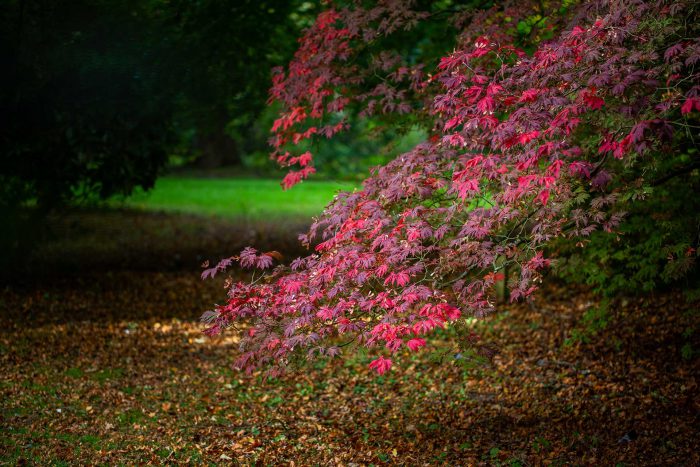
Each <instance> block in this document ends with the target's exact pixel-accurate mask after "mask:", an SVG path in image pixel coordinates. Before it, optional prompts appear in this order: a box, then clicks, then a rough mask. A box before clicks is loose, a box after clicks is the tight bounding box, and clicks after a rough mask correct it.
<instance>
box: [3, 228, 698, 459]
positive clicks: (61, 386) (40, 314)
mask: <svg viewBox="0 0 700 467" xmlns="http://www.w3.org/2000/svg"><path fill="white" fill-rule="evenodd" d="M90 216H93V217H90ZM90 216H83V217H82V218H79V219H76V222H77V223H78V224H79V225H81V226H83V227H84V229H85V232H86V233H85V236H84V237H80V238H81V240H80V241H84V242H87V241H88V239H89V238H88V237H90V238H92V237H91V236H93V237H94V236H99V235H106V234H104V233H102V234H100V232H99V231H98V230H99V229H95V228H93V227H89V226H90V225H91V224H90V222H91V219H92V221H94V220H95V218H96V217H95V216H97V217H99V216H98V215H97V214H91V215H90ZM134 216H136V217H135V218H129V217H126V218H125V219H126V221H123V222H125V225H131V226H133V225H141V226H144V225H146V224H148V222H154V225H167V222H170V221H171V220H172V219H170V218H168V219H165V220H164V219H162V218H161V219H159V220H158V222H156V221H154V220H153V219H144V218H142V216H145V215H142V214H139V215H135V214H134ZM121 218H124V216H122V217H121ZM121 218H120V219H121ZM164 222H165V223H164ZM172 222H174V223H177V222H179V221H177V222H176V221H172ZM114 223H116V224H119V222H114ZM135 223H136V224H135ZM96 224H99V223H96ZM61 225H63V224H61ZM178 225H179V224H178ZM180 228H181V234H182V235H180V237H178V238H179V240H177V241H175V240H173V242H175V243H178V242H180V243H183V242H184V243H187V242H190V243H193V244H194V243H196V241H197V239H199V238H202V236H201V235H200V234H201V232H200V233H199V234H193V235H189V234H187V232H188V230H187V228H184V227H180ZM212 228H213V227H212ZM220 228H222V229H234V230H235V226H232V225H223V224H222V225H221V226H220ZM113 229H116V230H114V231H110V232H112V233H111V234H109V235H114V232H122V233H123V234H124V238H129V237H128V235H127V230H128V229H126V228H125V227H124V226H121V227H120V226H116V227H113ZM120 229H122V230H120ZM144 229H145V230H144V232H146V233H145V234H144V237H143V238H141V237H138V236H137V237H138V238H140V240H138V241H137V240H133V239H132V240H133V241H129V242H127V241H126V240H124V241H125V242H126V244H125V245H123V246H122V250H121V251H122V252H123V254H124V257H123V258H122V260H121V261H117V258H116V256H115V257H112V256H109V255H107V256H99V255H100V254H102V253H100V251H102V250H101V249H100V248H103V249H104V248H106V247H100V246H99V245H100V242H99V241H97V240H95V239H94V238H93V239H92V240H90V241H94V242H95V246H94V250H91V251H93V253H94V254H95V255H98V257H100V258H102V260H100V261H97V260H95V259H94V258H93V260H95V261H97V262H95V263H93V267H92V268H90V269H88V270H86V271H87V272H79V271H77V269H75V270H71V271H72V272H70V273H60V271H61V270H60V269H58V270H54V271H53V272H51V271H49V272H46V271H45V272H46V273H45V274H42V275H41V276H27V277H21V278H16V279H15V280H13V282H12V283H7V285H4V286H3V287H2V289H1V290H0V309H1V314H0V365H1V367H2V374H1V376H0V410H1V411H0V463H9V464H14V463H24V462H28V463H32V464H38V465H45V464H50V463H57V464H96V463H100V464H119V463H124V464H134V463H141V462H143V463H192V464H200V463H204V462H209V463H216V464H221V463H224V464H225V463H233V464H235V463H241V464H253V463H257V464H261V465H274V464H279V463H283V464H289V465H292V464H294V465H311V464H320V465H333V464H341V465H351V464H353V463H354V464H358V465H364V464H375V465H381V464H385V463H388V464H406V465H423V464H441V463H442V464H448V465H474V464H484V465H539V464H554V465H570V464H580V465H699V464H700V454H699V453H698V451H697V436H698V430H697V429H698V426H700V418H699V415H700V396H699V394H700V391H698V381H697V379H698V369H699V361H698V358H697V349H698V348H699V346H700V342H698V333H699V332H700V331H699V330H697V329H695V328H696V327H697V321H698V320H697V318H698V316H699V314H698V311H697V309H696V308H694V307H692V306H689V305H687V304H685V303H684V302H683V300H682V299H681V298H680V295H678V294H676V293H671V292H670V293H666V294H661V295H658V296H654V297H647V298H646V299H628V300H621V301H620V302H619V303H618V304H617V305H616V306H615V307H613V309H612V310H611V319H610V322H609V324H608V326H607V328H606V329H605V330H604V331H602V333H600V334H598V335H597V336H594V337H593V338H592V339H591V340H590V342H588V343H585V342H574V343H571V344H568V345H566V344H565V340H566V339H567V338H568V337H570V336H571V335H572V333H573V332H574V330H576V329H578V328H580V327H581V326H583V325H584V323H583V321H584V318H583V317H584V314H585V313H586V311H588V310H590V309H591V308H593V307H594V306H595V302H594V300H593V299H592V297H591V296H589V295H588V294H587V293H585V292H583V291H573V290H567V289H564V288H562V287H560V286H556V285H549V286H547V287H545V289H544V290H543V291H542V293H540V295H539V296H538V297H537V300H536V301H535V302H534V303H533V304H520V305H516V306H511V307H507V308H506V309H505V310H504V311H503V312H502V313H500V314H499V315H497V316H494V317H493V318H492V319H490V320H488V321H486V322H483V323H479V324H478V325H477V327H478V328H479V330H480V332H481V333H482V335H483V338H484V339H485V340H486V341H488V342H489V343H492V344H493V345H495V346H497V347H498V349H499V353H498V354H497V356H496V357H495V358H494V360H493V363H492V364H490V365H474V366H472V367H467V368H465V367H464V366H461V365H457V364H456V363H457V361H456V360H454V359H451V360H450V361H444V362H442V363H438V362H434V361H431V360H430V359H429V358H427V354H426V355H421V356H419V357H416V358H414V359H413V360H412V361H411V362H409V363H408V364H406V365H404V367H397V368H395V369H394V370H392V371H391V372H390V373H388V374H387V375H385V376H384V377H376V376H374V374H372V373H370V372H369V371H368V370H367V366H366V365H367V362H368V359H367V357H364V356H357V357H355V358H352V359H350V360H344V361H337V362H331V363H328V364H324V363H322V362H319V363H316V364H311V365H309V366H308V367H306V368H303V369H302V370H301V371H299V372H297V373H292V374H289V375H288V376H286V377H284V378H283V379H281V380H277V381H273V382H267V383H264V382H262V381H260V380H259V379H255V378H254V379H246V378H244V377H243V376H242V375H240V374H238V373H236V372H234V371H232V370H230V369H229V368H228V364H229V363H230V361H231V360H232V354H233V353H234V351H235V348H236V342H235V338H233V337H232V336H227V337H225V338H220V339H217V340H210V339H206V338H204V336H202V335H201V333H200V329H201V328H200V325H199V324H198V322H197V318H198V316H199V314H200V313H201V312H202V311H203V310H205V309H207V307H209V306H210V305H211V304H212V303H214V302H216V301H217V300H221V299H222V298H223V297H224V292H223V289H222V288H221V283H220V282H202V281H201V280H199V277H198V274H199V271H198V270H197V264H196V263H195V262H194V261H195V260H196V259H197V258H196V257H195V256H196V255H197V251H199V250H198V248H201V247H202V246H201V245H200V246H197V245H195V246H192V245H190V249H189V250H188V251H189V253H190V254H191V255H192V258H190V256H186V257H182V258H184V259H182V262H183V263H185V264H183V265H182V266H181V267H179V268H178V267H175V266H177V265H175V266H174V265H173V264H170V263H168V265H167V266H168V267H165V266H163V267H162V268H161V271H158V269H159V268H158V267H157V265H158V263H157V261H161V260H164V259H167V257H168V255H167V254H166V253H167V252H166V251H165V250H164V251H163V252H162V254H161V255H156V256H154V257H153V258H151V260H150V261H149V262H148V263H143V264H142V263H140V261H141V260H140V259H138V258H134V257H133V252H134V251H136V252H138V251H141V250H139V247H138V245H139V244H140V243H139V242H143V241H146V240H144V238H147V237H148V232H150V230H149V229H148V228H145V227H144ZM59 230H60V229H59ZM132 230H133V229H132ZM71 232H74V231H73V230H71ZM210 233H211V232H210ZM132 234H133V232H132ZM221 235H222V237H221V238H225V235H223V234H221ZM59 237H60V235H59ZM66 238H67V237H66ZM148 238H150V237H148ZM271 238H277V237H274V236H271ZM280 238H281V237H280ZM73 240H75V239H73ZM246 240H249V239H246ZM62 241H63V242H65V243H64V245H65V247H64V248H58V247H55V243H56V242H59V244H60V242H62ZM148 241H150V242H153V240H152V239H150V240H148ZM130 242H131V243H130ZM134 242H135V243H134ZM222 242H223V243H221V244H218V246H217V245H215V244H206V245H205V246H206V247H207V248H213V249H214V253H216V249H217V248H222V245H223V244H225V246H232V245H229V243H226V242H228V240H222ZM68 243H70V242H69V241H68V240H65V239H64V240H61V239H60V238H57V239H55V240H54V247H55V248H54V250H52V249H51V247H47V248H46V249H45V250H42V251H44V252H45V254H47V255H49V257H50V258H53V259H52V261H53V262H50V264H54V265H59V264H61V263H60V261H59V260H58V259H57V258H58V256H60V255H59V254H58V253H55V251H58V250H62V251H64V252H68V253H65V255H66V256H67V257H68V259H66V261H69V260H70V258H69V257H70V254H69V253H70V251H73V250H71V249H70V248H68ZM156 243H157V242H153V243H152V244H156ZM205 243H206V242H205ZM234 243H235V242H234ZM176 246H177V247H178V248H179V247H183V245H175V244H173V245H171V247H173V248H175V247H176ZM78 250H79V249H78V248H77V247H76V251H78ZM147 250H148V249H147V248H145V249H144V252H145V251H147ZM52 251H54V253H51V252H52ZM211 252H212V250H210V251H209V253H211ZM49 253H51V254H54V256H51V255H50V254H49ZM103 253H104V252H103ZM110 254H115V252H112V253H110ZM144 254H145V253H144ZM171 254H172V255H175V254H177V252H176V251H172V252H171ZM105 258H106V259H105ZM64 259H65V258H64ZM88 259H89V258H84V260H85V261H87V260H88ZM74 260H75V258H73V261H74ZM108 260H109V261H108ZM186 261H187V262H190V261H191V263H186ZM71 264H73V263H71ZM75 264H76V265H77V264H79V263H75ZM178 264H179V263H178ZM146 265H151V266H154V267H152V268H147V267H145V266H146ZM98 266H99V267H98Z"/></svg>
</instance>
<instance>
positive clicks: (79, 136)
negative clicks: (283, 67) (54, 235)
mask: <svg viewBox="0 0 700 467" xmlns="http://www.w3.org/2000/svg"><path fill="white" fill-rule="evenodd" d="M306 15H307V13H306V12H305V10H304V11H302V9H301V6H300V3H299V2H288V1H277V0H266V1H242V0H236V1H233V0H231V1H217V2H213V1H201V2H184V1H172V2H170V1H162V0H151V1H103V0H80V1H70V2H68V1H55V2H39V1H35V0H21V1H19V0H17V1H10V2H8V3H7V5H5V7H4V8H3V9H2V11H0V39H1V40H0V56H1V57H2V60H3V64H4V65H5V68H6V69H5V71H4V72H3V73H2V75H1V77H0V83H1V84H2V86H1V89H0V110H1V111H0V115H1V117H0V119H1V122H2V129H1V130H0V149H1V150H2V154H1V155H0V204H2V205H5V206H17V205H18V204H21V203H26V202H35V203H36V204H37V205H38V206H39V207H41V208H45V209H50V208H53V207H55V206H60V205H61V204H64V203H66V202H67V201H70V200H73V199H75V197H76V196H80V195H81V194H89V195H95V194H97V195H99V196H100V197H103V198H106V197H108V196H111V195H113V194H129V193H131V191H132V190H133V189H134V188H135V187H142V188H145V189H148V188H149V187H151V186H152V185H153V183H154V180H155V178H156V176H157V175H158V173H159V170H160V169H162V168H163V166H164V165H165V164H166V162H167V161H168V156H169V155H170V154H172V153H173V152H175V151H176V150H177V149H178V147H179V146H180V145H182V144H183V142H184V144H187V145H188V147H187V148H186V149H187V151H189V152H192V151H194V152H199V153H207V152H212V151H213V152H218V154H219V156H221V153H224V152H226V151H228V152H230V153H231V158H232V159H234V160H235V158H236V157H237V156H238V155H239V154H238V150H239V149H238V147H237V145H236V141H234V140H237V141H242V140H243V137H242V136H241V135H238V136H237V134H238V133H242V132H244V131H245V129H246V128H247V127H249V126H250V124H251V122H252V121H254V120H255V118H256V117H257V115H258V114H259V112H260V111H261V109H263V108H264V105H265V99H266V95H265V88H266V86H267V85H268V84H269V82H270V79H269V70H270V67H271V66H273V65H274V64H278V63H282V62H284V60H285V59H287V57H289V56H291V54H292V52H293V50H292V48H291V47H293V45H292V46H290V45H286V44H290V43H292V44H293V38H294V36H295V34H296V32H297V30H298V29H299V28H300V27H301V26H302V25H303V24H304V21H305V18H306ZM280 44H282V45H280ZM264 142H265V140H264V139H263V140H262V144H264Z"/></svg>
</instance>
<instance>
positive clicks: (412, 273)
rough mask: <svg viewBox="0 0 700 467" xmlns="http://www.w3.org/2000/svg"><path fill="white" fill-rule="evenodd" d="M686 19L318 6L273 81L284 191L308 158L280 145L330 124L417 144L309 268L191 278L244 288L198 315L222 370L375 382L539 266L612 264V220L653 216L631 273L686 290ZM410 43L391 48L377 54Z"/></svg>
mask: <svg viewBox="0 0 700 467" xmlns="http://www.w3.org/2000/svg"><path fill="white" fill-rule="evenodd" d="M440 5H443V8H444V4H443V2H440ZM698 9H699V7H698V5H697V3H694V2H683V1H669V2H663V1H661V2H643V1H637V2H602V1H601V2H587V3H582V4H575V3H572V2H568V1H567V2H544V3H541V2H529V1H525V2H514V3H513V6H508V5H505V6H504V5H503V4H500V5H496V6H492V7H489V8H482V7H480V6H479V3H478V2H476V3H471V4H466V5H460V4H455V5H452V6H451V7H450V8H448V9H442V10H441V9H440V8H438V7H437V6H435V5H432V4H429V3H426V2H420V3H418V2H416V3H411V2H405V1H391V0H389V1H379V2H377V3H376V4H375V5H373V6H370V7H367V5H366V2H363V3H359V2H358V3H355V2H353V3H350V4H349V5H345V6H343V5H340V4H338V5H333V4H329V6H328V9H327V10H326V11H325V12H323V13H321V14H320V15H319V17H318V19H317V21H316V23H315V24H314V25H313V27H311V28H309V29H308V30H307V31H306V33H305V34H304V36H303V37H302V38H301V40H300V45H299V50H298V51H297V53H296V55H295V57H294V59H293V61H292V62H291V63H290V64H289V66H288V68H287V69H284V70H275V72H274V77H273V87H272V89H271V91H270V96H271V98H270V99H271V100H272V101H275V102H277V103H279V104H281V112H280V116H279V118H278V119H277V120H276V121H275V123H274V125H273V127H272V137H271V144H272V147H273V152H272V157H273V158H274V159H275V160H276V161H277V162H278V163H279V164H281V165H282V166H285V167H288V168H289V172H288V174H287V176H286V177H285V178H284V181H283V182H282V185H283V187H284V188H291V187H292V186H293V185H295V184H296V183H299V182H301V181H302V180H303V179H305V178H307V177H309V176H310V175H312V174H313V173H314V166H313V154H311V153H310V152H303V153H299V152H295V146H296V145H297V144H298V143H299V142H301V141H303V140H308V139H314V138H321V137H332V136H333V135H334V134H336V133H338V132H340V131H343V129H344V128H345V127H346V125H347V123H346V120H345V117H346V116H347V115H348V114H349V113H353V114H357V115H360V116H369V115H373V116H375V117H377V118H381V119H383V121H385V122H386V124H388V125H389V124H394V125H402V124H412V125H413V124H416V123H418V124H421V125H423V126H424V127H425V128H427V129H428V130H429V132H430V136H429V139H428V140H427V141H426V142H424V143H422V144H419V145H418V146H416V147H415V148H414V149H413V150H411V151H410V152H408V153H405V154H402V155H400V156H399V157H397V158H396V159H395V160H393V161H392V162H390V163H389V164H387V165H386V166H383V167H379V168H377V169H376V170H374V171H373V173H372V174H371V175H370V176H369V178H367V180H366V181H365V182H364V185H363V187H362V189H360V190H356V191H354V192H346V193H339V194H338V195H337V196H336V198H335V200H334V201H333V202H332V203H331V204H330V205H329V206H328V207H327V208H326V210H325V211H324V213H323V215H322V216H321V217H320V218H319V219H317V220H315V222H314V223H313V225H312V226H311V228H310V231H309V232H308V233H307V234H305V235H302V236H301V241H302V242H303V243H304V244H306V245H307V246H309V247H310V248H311V247H313V253H311V254H310V255H309V256H306V257H304V258H298V259H296V260H294V261H293V262H291V264H290V265H288V266H287V265H283V264H276V263H280V261H279V260H280V257H279V256H278V255H277V254H276V253H275V252H273V253H263V252H259V251H256V250H255V249H253V248H246V249H245V250H243V252H241V253H240V255H238V256H236V257H232V258H227V259H225V260H223V261H221V262H220V263H219V264H218V265H217V266H215V267H213V268H211V269H207V270H206V271H204V273H203V276H204V277H209V276H212V277H213V276H214V275H215V274H216V273H218V272H220V271H223V270H224V269H226V268H227V267H229V266H231V265H232V264H233V263H234V262H238V263H240V266H242V267H244V268H255V269H260V270H263V272H262V273H260V274H258V275H256V276H253V277H254V280H253V281H251V282H238V283H234V284H232V285H231V286H230V289H229V293H228V300H227V301H226V302H225V303H224V304H223V305H218V306H216V308H215V309H214V310H213V311H211V312H207V313H206V314H205V316H204V317H203V319H204V320H205V321H206V322H207V323H209V327H208V329H207V331H206V332H207V333H208V334H212V335H213V334H218V333H220V332H222V331H224V330H225V329H226V328H236V329H239V332H241V333H242V334H243V339H242V341H241V346H240V349H241V352H240V356H239V357H238V359H237V362H236V366H237V367H239V368H241V369H244V370H246V371H248V372H252V371H255V370H258V369H265V370H266V374H268V375H273V376H274V375H276V374H279V372H280V371H282V370H284V368H285V367H286V366H288V365H289V364H290V363H291V362H293V361H294V359H295V358H300V357H306V358H315V357H319V356H322V357H336V356H338V355H340V354H341V353H343V352H346V351H347V350H348V349H350V348H352V347H365V348H368V349H369V352H370V353H371V354H373V355H374V359H373V360H372V362H371V363H370V364H369V367H370V368H371V369H372V370H375V371H376V372H377V373H379V374H383V373H384V372H386V371H388V370H390V369H391V368H392V367H393V366H395V364H396V361H397V360H400V359H401V355H402V354H403V353H404V352H420V351H423V350H424V349H426V348H430V346H431V341H430V336H431V334H432V333H433V332H434V331H435V330H436V329H438V328H443V327H446V326H448V325H451V326H454V327H455V328H456V329H457V330H458V336H459V338H458V341H459V342H457V343H456V345H458V346H469V345H471V343H473V342H475V340H476V339H478V338H477V337H476V336H474V335H473V334H472V333H471V332H470V331H469V328H468V327H467V326H465V325H464V321H465V318H468V317H483V316H486V315H488V314H490V313H492V312H493V311H494V310H495V308H496V306H495V304H496V285H497V284H498V283H499V282H500V281H506V282H507V285H508V289H509V291H510V299H511V300H520V299H525V298H527V297H529V296H530V295H531V294H532V293H533V292H534V291H535V290H536V288H537V286H538V283H539V282H540V280H541V276H542V274H543V272H544V271H546V270H547V269H548V268H549V267H550V266H551V265H552V262H551V261H552V259H553V257H554V256H557V255H562V256H565V257H566V258H572V257H574V256H576V255H579V260H580V261H584V262H585V260H586V256H585V254H583V256H581V254H580V253H578V251H579V250H581V251H586V249H587V248H588V246H589V245H588V244H589V243H595V242H601V240H600V239H601V238H602V239H603V240H602V242H605V241H607V242H608V244H609V245H608V247H606V248H608V249H607V250H606V251H608V252H610V251H614V249H615V245H616V242H618V244H619V245H621V246H620V248H622V249H624V248H623V247H622V246H624V245H626V243H625V242H628V241H630V240H628V239H634V238H636V237H635V232H636V233H639V232H640V231H639V230H637V231H629V230H628V231H627V236H626V237H625V235H623V234H624V233H625V228H626V225H628V224H627V222H628V221H630V219H632V220H633V219H638V218H639V216H649V215H650V214H651V213H654V212H659V211H663V210H664V209H665V208H664V206H670V207H672V210H673V213H672V216H673V219H672V223H671V224H669V226H667V229H666V230H667V231H669V232H670V234H669V235H666V236H661V238H659V239H657V240H658V241H657V243H658V245H656V247H655V248H656V250H658V252H660V253H658V254H657V255H656V256H654V255H653V254H652V255H647V256H646V257H645V259H644V261H652V266H651V267H652V268H655V269H657V270H659V268H661V269H663V268H666V269H663V270H664V271H666V270H667V269H668V271H667V273H668V274H667V276H668V278H673V279H677V278H680V277H684V276H685V277H687V275H688V274H695V273H696V269H695V265H696V258H697V246H698V245H697V243H698V236H699V235H700V233H699V232H700V230H699V228H700V219H699V218H698V214H697V212H698V207H700V206H698V204H699V202H698V200H697V196H693V194H694V193H695V195H697V189H698V185H699V183H698V178H699V177H698V168H699V167H700V159H699V157H698V152H697V143H696V141H695V138H696V136H697V129H698V125H699V118H698V116H699V115H700V113H699V112H700V83H699V82H698V76H699V75H698V71H697V66H698V62H699V61H700V38H699V37H698ZM436 21H437V22H440V21H442V22H443V23H444V24H445V25H446V26H444V27H442V28H440V30H443V31H444V30H449V31H452V32H453V33H454V42H453V43H452V46H451V47H452V48H451V49H447V50H443V51H442V56H441V57H438V56H436V55H435V54H434V53H433V55H431V51H433V52H434V50H433V49H434V48H435V47H432V46H431V45H430V44H432V45H433V46H435V45H436V44H442V42H440V41H437V40H436V41H433V42H430V40H429V39H430V38H429V37H427V36H425V37H424V36H422V35H421V34H427V33H426V31H433V32H434V31H435V29H430V28H429V26H426V25H430V24H432V22H436ZM421 28H422V29H421ZM445 28H448V29H445ZM410 34H415V35H416V36H415V38H416V40H415V42H413V43H412V46H411V47H410V48H407V47H406V41H405V40H392V37H395V36H396V35H400V36H401V37H406V36H407V35H410ZM426 37H427V38H426ZM426 43H429V44H428V45H426ZM407 49H408V50H407ZM406 122H408V123H406ZM669 187H670V188H669ZM664 190H665V191H664ZM674 190H675V191H674ZM669 196H670V197H673V196H681V197H683V196H687V202H685V203H676V204H674V203H673V202H672V201H669V200H668V198H669ZM669 209H670V208H669ZM647 224H648V221H647ZM629 225H634V222H632V223H630V224H629ZM621 237H623V239H622V240H620V238H621ZM581 258H583V259H582V260H581ZM649 258H651V259H649ZM588 260H589V261H592V262H593V263H595V261H594V260H593V259H591V258H590V257H589V258H588ZM640 261H642V260H640ZM654 261H656V262H654ZM658 261H664V265H662V266H660V265H659V264H657V262H658ZM563 263H564V264H566V261H564V262H563ZM669 265H670V266H669ZM594 267H595V266H594ZM598 267H600V268H603V269H604V266H600V265H599V266H598ZM652 282H653V281H652ZM239 324H240V325H242V326H241V327H240V328H239V327H238V326H239Z"/></svg>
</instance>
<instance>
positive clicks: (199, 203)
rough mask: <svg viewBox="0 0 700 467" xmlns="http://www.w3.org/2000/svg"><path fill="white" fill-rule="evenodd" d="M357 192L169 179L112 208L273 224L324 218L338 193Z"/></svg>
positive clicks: (310, 184) (329, 186) (336, 185)
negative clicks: (291, 218) (293, 218)
mask: <svg viewBox="0 0 700 467" xmlns="http://www.w3.org/2000/svg"><path fill="white" fill-rule="evenodd" d="M355 186H356V185H355V184H353V183H351V182H336V181H315V180H314V181H305V182H303V183H301V184H299V185H297V186H295V187H293V188H292V189H290V190H287V191H283V190H282V188H281V187H280V184H279V180H271V179H248V178H193V177H182V176H168V177H163V178H160V179H158V181H157V182H156V186H155V188H153V189H152V190H150V191H148V192H138V193H136V194H134V195H133V196H131V197H129V198H126V199H115V200H112V201H110V203H109V204H110V205H111V206H114V207H126V208H135V209H141V210H147V211H168V212H183V213H188V214H204V215H215V216H221V217H226V218H245V219H249V220H270V219H276V218H290V217H311V216H315V215H318V214H320V213H321V211H322V210H323V208H324V206H325V205H326V204H328V203H329V202H330V201H331V200H332V199H333V196H334V195H335V193H336V192H338V191H339V190H352V189H353V188H355Z"/></svg>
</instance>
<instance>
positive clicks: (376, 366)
mask: <svg viewBox="0 0 700 467" xmlns="http://www.w3.org/2000/svg"><path fill="white" fill-rule="evenodd" d="M369 368H370V369H371V370H374V371H376V372H377V373H378V374H379V375H383V374H384V373H386V372H387V371H389V369H390V368H391V359H389V358H384V357H379V358H378V359H376V360H372V362H371V363H370V364H369Z"/></svg>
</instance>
